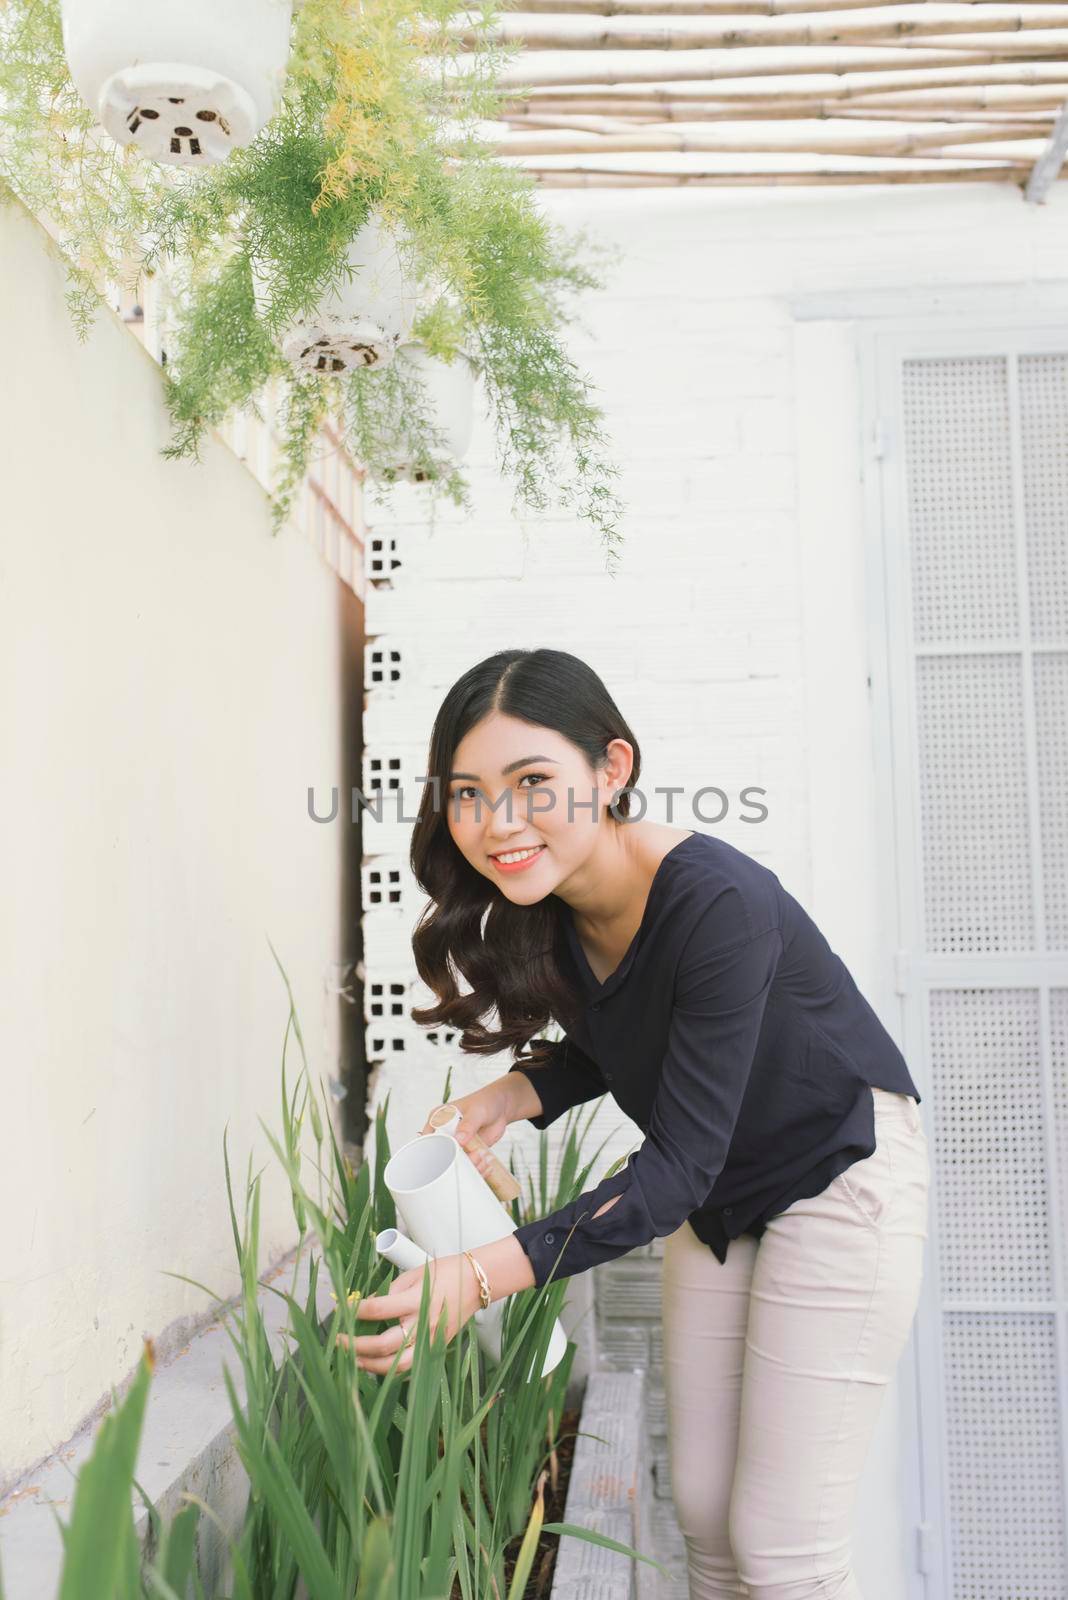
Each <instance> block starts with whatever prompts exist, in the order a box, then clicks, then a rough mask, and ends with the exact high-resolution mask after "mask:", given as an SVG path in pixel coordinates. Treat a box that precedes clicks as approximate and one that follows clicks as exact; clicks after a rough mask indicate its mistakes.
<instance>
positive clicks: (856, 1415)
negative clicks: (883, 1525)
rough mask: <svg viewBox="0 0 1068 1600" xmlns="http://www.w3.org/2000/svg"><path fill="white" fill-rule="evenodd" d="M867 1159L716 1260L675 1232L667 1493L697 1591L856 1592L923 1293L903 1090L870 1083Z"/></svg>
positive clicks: (921, 1203)
mask: <svg viewBox="0 0 1068 1600" xmlns="http://www.w3.org/2000/svg"><path fill="white" fill-rule="evenodd" d="M872 1095H873V1098H874V1101H875V1138H876V1149H875V1153H874V1155H871V1156H868V1157H866V1158H865V1159H864V1160H862V1161H857V1162H854V1164H853V1165H852V1166H851V1167H847V1169H846V1170H845V1172H843V1173H841V1174H840V1175H839V1176H838V1177H837V1178H835V1179H834V1180H833V1182H832V1183H831V1184H830V1185H829V1186H828V1187H827V1188H826V1189H825V1190H824V1191H823V1193H822V1194H818V1195H814V1196H813V1197H812V1198H811V1199H805V1200H796V1201H795V1202H794V1203H793V1205H791V1206H788V1207H787V1209H786V1210H785V1211H782V1212H780V1213H779V1215H778V1216H777V1217H773V1218H772V1220H771V1221H770V1222H769V1223H768V1225H767V1229H766V1231H765V1233H764V1234H763V1236H762V1237H761V1238H760V1239H759V1240H758V1239H754V1238H753V1237H752V1235H751V1234H742V1235H740V1237H739V1238H737V1239H732V1240H731V1243H730V1246H729V1248H728V1251H727V1260H726V1262H725V1263H723V1264H722V1265H721V1263H720V1262H719V1261H718V1260H717V1259H716V1257H715V1256H714V1255H713V1253H712V1251H711V1250H710V1249H709V1247H708V1245H706V1244H703V1243H702V1242H701V1241H700V1240H699V1239H698V1238H697V1236H696V1234H695V1233H694V1231H693V1229H692V1228H691V1227H690V1224H689V1223H688V1222H685V1223H683V1225H682V1227H681V1228H679V1229H678V1231H677V1232H676V1233H673V1234H671V1235H669V1236H668V1238H667V1239H666V1240H665V1242H664V1276H663V1334H664V1384H665V1390H666V1397H667V1415H668V1428H669V1456H670V1466H671V1480H672V1496H673V1499H674V1502H675V1511H676V1515H677V1518H678V1522H679V1526H680V1528H681V1530H682V1534H683V1538H684V1540H685V1543H686V1552H687V1563H688V1571H689V1585H690V1600H723V1597H724V1596H727V1595H730V1596H732V1597H736V1596H740V1595H747V1596H751V1597H752V1600H810V1597H815V1596H819V1597H820V1600H861V1593H860V1589H859V1588H858V1586H857V1580H856V1577H855V1575H854V1572H853V1566H852V1559H851V1551H850V1534H851V1524H852V1517H853V1510H854V1505H855V1501H856V1491H857V1484H858V1482H859V1479H860V1474H861V1469H862V1467H863V1465H864V1459H865V1456H866V1454H867V1450H868V1446H869V1443H870V1441H871V1437H872V1433H873V1431H874V1429H875V1423H876V1420H877V1418H878V1415H879V1408H880V1406H881V1404H882V1400H883V1396H884V1394H885V1393H886V1386H887V1383H888V1382H889V1380H890V1378H891V1377H892V1375H893V1372H894V1368H895V1366H896V1364H897V1360H898V1357H899V1356H900V1354H901V1351H902V1349H903V1347H904V1344H905V1341H906V1339H907V1337H908V1334H909V1329H910V1327H911V1324H912V1320H913V1317H914V1315H915V1311H916V1305H917V1302H918V1299H919V1292H920V1278H921V1274H922V1271H923V1251H924V1240H925V1239H926V1237H927V1200H928V1189H929V1184H930V1164H929V1160H928V1150H927V1137H926V1134H925V1133H924V1130H923V1125H922V1123H921V1121H920V1112H919V1108H918V1107H917V1105H916V1102H915V1100H914V1099H913V1098H912V1097H911V1096H910V1095H902V1094H891V1093H890V1092H889V1091H887V1090H885V1089H873V1090H872Z"/></svg>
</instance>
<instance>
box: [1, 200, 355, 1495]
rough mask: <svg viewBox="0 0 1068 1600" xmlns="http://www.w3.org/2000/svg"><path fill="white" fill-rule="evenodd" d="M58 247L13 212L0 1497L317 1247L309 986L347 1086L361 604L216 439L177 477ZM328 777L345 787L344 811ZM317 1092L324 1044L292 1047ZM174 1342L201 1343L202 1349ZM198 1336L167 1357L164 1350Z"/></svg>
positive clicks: (5, 540)
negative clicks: (157, 1358)
mask: <svg viewBox="0 0 1068 1600" xmlns="http://www.w3.org/2000/svg"><path fill="white" fill-rule="evenodd" d="M63 289H64V279H63V274H62V271H61V268H60V266H59V264H58V262H57V261H56V260H55V258H54V254H53V249H52V246H51V243H50V241H49V240H48V239H47V236H46V235H45V234H44V233H43V232H42V230H41V228H40V227H39V225H38V224H37V222H36V221H35V220H34V219H32V218H31V217H29V216H28V215H27V213H26V212H25V211H23V210H22V209H21V207H19V206H17V205H16V206H7V207H0V362H2V367H3V373H2V381H0V439H2V447H0V454H2V456H3V461H4V467H3V475H2V489H0V519H2V520H0V530H2V531H0V611H2V615H0V726H2V729H3V736H2V750H3V786H2V792H3V809H4V823H3V843H4V871H3V896H2V902H0V903H2V912H0V969H2V973H3V980H2V985H0V1006H2V1012H0V1027H2V1053H0V1075H2V1081H0V1125H2V1129H3V1152H2V1160H0V1489H2V1488H3V1487H5V1486H9V1485H10V1484H11V1482H12V1481H14V1480H15V1479H16V1478H17V1477H18V1476H19V1475H20V1474H21V1473H22V1472H24V1471H25V1470H26V1469H28V1468H29V1467H31V1466H32V1465H34V1464H35V1463H36V1462H37V1461H39V1460H40V1458H41V1457H43V1456H44V1455H46V1454H48V1453H49V1452H51V1451H52V1450H54V1449H55V1448H56V1447H57V1446H59V1445H60V1444H61V1443H62V1442H63V1441H64V1440H66V1439H67V1438H68V1437H69V1436H70V1435H71V1433H72V1432H73V1431H74V1430H75V1428H76V1426H77V1425H78V1424H79V1423H80V1422H81V1421H82V1420H83V1419H84V1418H85V1417H86V1416H87V1415H89V1414H90V1413H91V1412H92V1410H93V1408H94V1407H96V1406H97V1405H98V1404H99V1403H100V1402H101V1401H102V1400H106V1399H107V1396H108V1392H109V1386H111V1385H113V1384H114V1385H116V1386H120V1385H121V1384H122V1383H123V1381H124V1380H125V1379H126V1378H127V1376H128V1375H129V1373H130V1372H131V1370H132V1368H133V1367H134V1365H135V1363H136V1361H137V1360H138V1358H139V1356H140V1352H141V1340H142V1334H151V1335H153V1336H156V1337H159V1338H161V1340H162V1342H163V1348H164V1349H166V1347H167V1345H168V1344H173V1343H174V1340H175V1336H176V1334H178V1333H180V1332H185V1331H187V1329H186V1328H185V1326H184V1325H183V1323H182V1322H181V1320H180V1319H185V1318H194V1319H200V1318H203V1317H204V1315H205V1314H206V1313H207V1312H209V1311H210V1309H211V1301H210V1299H209V1297H208V1296H207V1295H206V1294H204V1293H203V1292H202V1291H201V1290H199V1289H197V1288H194V1287H192V1286H191V1285H189V1284H187V1283H184V1282H180V1281H178V1279H176V1278H174V1277H168V1276H166V1274H167V1273H168V1272H171V1273H180V1274H185V1275H187V1276H188V1277H190V1278H193V1279H196V1280H198V1281H200V1282H201V1283H204V1284H206V1285H208V1286H209V1287H210V1288H211V1289H213V1290H215V1291H216V1292H217V1293H220V1294H231V1293H233V1292H234V1291H235V1289H236V1287H237V1281H236V1260H235V1252H234V1246H233V1240H232V1237H231V1229H230V1221H229V1215H228V1210H227V1201H226V1191H225V1179H224V1172H223V1152H222V1139H223V1129H224V1125H225V1124H227V1123H229V1149H230V1157H231V1167H232V1172H233V1174H234V1182H235V1198H236V1201H237V1204H238V1207H239V1211H240V1207H241V1205H242V1197H243V1193H244V1186H245V1175H246V1170H247V1167H248V1160H249V1155H250V1153H251V1155H252V1158H253V1159H252V1167H253V1171H256V1170H258V1169H260V1168H261V1167H262V1168H265V1169H266V1171H265V1176H264V1182H263V1201H262V1234H261V1256H260V1260H261V1266H265V1265H266V1264H267V1263H268V1262H269V1261H270V1260H272V1259H274V1258H276V1257H277V1256H279V1255H280V1254H282V1253H283V1252H284V1251H285V1250H287V1249H289V1248H290V1247H291V1246H292V1245H293V1244H294V1243H295V1242H296V1228H295V1223H294V1219H293V1214H292V1210H291V1206H290V1201H289V1193H288V1187H287V1185H286V1183H285V1181H284V1178H283V1177H282V1174H281V1169H280V1168H279V1167H278V1164H277V1161H276V1159H275V1157H274V1155H273V1154H272V1152H271V1150H270V1146H269V1144H268V1141H267V1139H266V1137H265V1135H264V1133H263V1131H262V1129H261V1128H260V1127H259V1124H258V1120H257V1119H258V1118H259V1117H263V1118H264V1120H265V1121H266V1123H267V1125H268V1126H269V1127H270V1128H271V1129H272V1131H276V1132H277V1131H278V1130H279V1128H280V1118H279V1109H278V1108H279V1102H280V1059H281V1050H282V1043H283V1034H284V1029H285V1023H286V1017H287V1010H288V1003H287V999H286V994H285V988H284V984H283V981H282V978H281V975H280V973H279V972H278V969H277V967H276V965H275V962H274V959H273V957H272V955H271V951H270V948H269V946H268V942H267V941H268V939H270V940H271V942H272V943H273V944H274V946H275V948H276V949H277V951H278V954H279V957H280V959H281V961H282V963H283V965H284V966H285V968H286V970H287V972H288V975H289V977H290V980H291V982H292V984H293V987H294V992H295V997H296V1001H297V1005H298V1009H299V1014H300V1019H301V1023H302V1026H303V1031H304V1035H305V1040H306V1043H307V1046H308V1050H309V1055H310V1059H311V1066H312V1069H313V1072H314V1073H315V1074H316V1075H318V1073H320V1072H323V1071H326V1070H329V1069H330V1068H331V1066H332V1063H331V1061H330V1059H329V1057H330V1053H331V1048H332V1045H331V1040H332V1027H333V1020H334V1015H335V1012H334V1008H335V1007H336V1005H337V1001H336V999H335V998H334V997H332V996H331V995H330V994H329V993H328V992H327V987H326V986H327V982H328V979H329V976H330V972H331V966H332V963H333V962H334V961H336V960H337V959H338V948H339V938H340V935H341V927H340V924H341V912H340V894H341V885H340V877H341V871H340V865H341V860H342V849H343V843H344V834H343V828H342V826H341V824H335V825H333V826H329V827H327V826H320V825H317V824H315V823H313V822H311V821H310V820H309V818H308V815H307V802H306V795H307V788H308V786H309V785H310V784H316V785H319V786H326V787H325V793H326V794H327V796H328V795H329V786H330V785H331V784H332V783H336V782H338V781H339V773H340V772H341V763H342V745H343V743H344V737H345V736H344V733H343V716H342V712H343V704H342V700H343V696H342V686H341V683H340V681H339V680H340V677H341V664H342V662H343V659H344V648H345V647H344V643H343V638H342V636H343V633H344V631H345V620H344V619H346V618H347V619H348V624H349V628H350V643H351V620H352V614H353V613H352V608H353V606H354V605H356V604H357V602H356V600H355V597H354V595H353V594H352V592H351V591H350V590H345V591H344V595H342V594H341V593H340V591H341V590H342V589H343V588H344V586H343V585H342V584H341V583H340V582H339V579H338V578H337V576H336V575H335V574H334V573H333V572H332V571H331V570H330V568H329V567H328V566H327V565H326V563H325V562H324V561H323V559H322V558H321V557H320V556H319V554H318V553H317V552H316V551H315V550H314V549H313V548H312V547H311V545H310V544H309V543H308V542H307V541H306V540H305V539H304V538H303V536H302V535H301V534H299V533H298V532H296V531H295V530H293V529H292V528H290V529H287V530H286V531H285V532H284V533H283V534H282V535H281V536H279V537H277V538H275V537H273V536H272V534H271V532H270V526H269V519H268V514H267V507H266V500H265V497H264V494H263V491H262V490H261V488H260V487H259V485H258V484H257V483H256V482H255V481H254V479H253V478H252V477H251V476H250V474H249V472H248V471H247V469H246V468H245V467H244V466H243V465H242V464H241V463H240V462H239V461H238V460H236V458H235V457H233V456H232V455H231V454H229V453H228V451H227V450H226V449H225V447H224V446H223V445H222V444H221V443H220V442H218V441H216V440H211V441H209V443H208V445H207V448H206V451H205V459H204V461H203V463H202V464H199V465H198V464H192V463H184V462H183V463H175V462H170V461H166V460H164V459H163V458H162V457H161V455H160V453H159V451H160V448H161V446H163V445H164V444H165V443H166V442H167V439H168V437H169V427H168V420H167V415H166V410H165V407H164V404H163V400H162V392H161V383H160V373H159V370H158V368H157V367H156V365H155V363H154V362H153V361H152V359H151V358H150V357H149V356H148V355H147V354H146V352H145V351H144V350H143V349H142V348H141V347H140V345H139V344H138V342H137V341H136V340H135V339H134V338H133V337H132V336H131V335H130V333H129V331H128V330H127V329H126V328H125V327H124V326H123V325H122V323H121V322H120V321H119V320H118V319H117V318H116V317H114V316H112V315H111V314H110V313H107V312H104V313H102V315H101V316H100V318H99V320H98V322H97V324H96V326H95V327H94V329H93V331H92V334H91V336H90V338H89V339H88V341H87V342H86V343H79V342H78V340H77V338H76V335H75V334H74V332H73V330H72V326H71V323H70V320H69V317H68V315H67V311H66V307H65V304H64V300H63ZM323 792H324V790H323V789H322V788H320V789H319V790H318V793H319V794H320V795H322V793H323ZM288 1063H289V1065H290V1067H291V1069H292V1070H291V1072H290V1073H289V1077H290V1086H291V1087H292V1083H293V1079H294V1077H295V1075H296V1072H297V1070H298V1068H299V1052H298V1051H297V1048H296V1045H295V1043H294V1044H291V1046H290V1051H289V1055H288ZM176 1324H177V1326H176ZM168 1329H169V1330H170V1334H169V1335H168V1333H167V1330H168Z"/></svg>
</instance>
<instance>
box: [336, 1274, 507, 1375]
mask: <svg viewBox="0 0 1068 1600" xmlns="http://www.w3.org/2000/svg"><path fill="white" fill-rule="evenodd" d="M429 1267H430V1275H431V1281H430V1313H429V1317H430V1333H431V1336H433V1333H434V1330H435V1328H436V1327H437V1325H438V1322H439V1320H440V1319H441V1318H442V1317H444V1318H445V1319H446V1320H445V1340H446V1343H448V1341H449V1340H450V1339H453V1338H454V1337H455V1336H456V1334H457V1333H459V1331H460V1329H461V1328H462V1327H463V1325H464V1323H465V1322H466V1321H467V1320H468V1318H469V1317H471V1316H473V1315H474V1313H475V1312H476V1311H477V1310H478V1309H479V1305H480V1301H479V1293H478V1279H477V1278H476V1277H475V1271H474V1268H473V1267H472V1265H471V1263H470V1261H468V1259H467V1257H466V1256H465V1255H455V1256H439V1257H438V1258H437V1260H436V1261H431V1262H430V1263H429ZM425 1271H426V1268H425V1267H421V1266H420V1267H409V1268H408V1269H407V1271H405V1272H400V1273H398V1274H397V1276H396V1278H394V1280H393V1282H392V1284H391V1285H390V1289H389V1293H388V1294H367V1295H364V1296H362V1298H361V1299H360V1300H358V1301H357V1303H356V1306H355V1312H356V1315H357V1316H358V1317H366V1318H367V1319H368V1320H369V1321H372V1322H384V1321H385V1320H386V1318H387V1317H397V1318H399V1322H398V1323H397V1324H396V1325H395V1326H394V1327H392V1328H387V1329H386V1331H385V1332H384V1333H370V1334H365V1335H361V1336H359V1337H357V1338H355V1339H351V1340H350V1339H349V1337H348V1335H347V1334H344V1333H339V1334H338V1336H337V1342H338V1344H342V1345H344V1346H345V1348H346V1349H354V1350H355V1353H356V1365H357V1366H358V1367H362V1368H363V1370H364V1371H365V1372H382V1373H385V1372H388V1371H389V1370H390V1367H391V1366H392V1365H393V1360H394V1357H395V1356H396V1354H397V1351H398V1350H400V1349H401V1348H402V1346H405V1345H407V1346H408V1348H407V1349H405V1350H404V1352H403V1354H402V1355H401V1358H400V1360H399V1361H398V1362H397V1370H398V1371H400V1372H407V1371H408V1370H409V1369H410V1368H411V1365H412V1361H413V1353H412V1350H411V1347H410V1341H411V1340H412V1339H414V1338H415V1329H416V1325H417V1323H418V1321H419V1301H420V1298H421V1296H422V1292H423V1274H424V1272H425Z"/></svg>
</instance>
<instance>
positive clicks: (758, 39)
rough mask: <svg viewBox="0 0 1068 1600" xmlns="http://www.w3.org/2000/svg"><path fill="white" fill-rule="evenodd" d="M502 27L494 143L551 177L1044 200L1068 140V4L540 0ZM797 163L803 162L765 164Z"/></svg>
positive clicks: (561, 182) (1019, 0) (572, 183)
mask: <svg viewBox="0 0 1068 1600" xmlns="http://www.w3.org/2000/svg"><path fill="white" fill-rule="evenodd" d="M496 37H497V38H498V40H499V41H500V43H501V45H502V46H503V47H504V48H506V49H508V50H509V51H511V52H512V58H511V60H510V62H509V63H508V64H507V65H506V66H505V68H504V71H503V74H502V79H503V81H502V91H503V92H502V95H501V99H500V102H499V111H498V114H497V115H498V120H497V121H496V122H494V123H492V124H491V125H490V127H491V128H492V130H493V131H492V133H491V134H490V135H489V138H490V141H491V143H492V144H493V146H494V148H495V149H496V150H497V152H498V154H499V155H500V156H502V157H503V158H505V159H508V160H513V161H517V162H520V163H522V164H523V165H524V166H526V168H527V169H528V170H529V171H531V172H532V173H534V174H535V176H536V177H537V180H538V181H539V182H540V183H543V184H545V185H547V186H550V187H565V186H566V187H579V186H587V185H591V184H603V185H605V186H611V187H618V186H621V185H624V184H631V185H639V184H649V185H653V184H655V185H657V186H660V187H663V186H666V185H669V184H683V185H690V186H705V187H711V186H715V185H722V186H727V187H740V186H743V185H746V184H752V185H754V186H765V187H766V186H788V185H796V184H804V183H821V184H822V183H826V184H832V185H842V184H848V183H858V184H872V183H907V182H913V183H970V182H1010V183H1014V184H1017V185H1019V186H1020V187H1021V188H1022V189H1023V190H1024V193H1025V198H1027V199H1028V200H1041V199H1042V198H1043V197H1044V194H1045V192H1046V190H1047V189H1048V187H1049V185H1050V183H1052V182H1053V181H1054V180H1055V179H1057V178H1058V177H1060V176H1061V168H1062V163H1063V159H1064V151H1065V147H1066V146H1068V0H1062V3H1055V0H1054V3H1051V0H1011V3H1006V0H881V3H878V4H868V5H865V4H863V3H862V0H828V3H827V4H824V5H817V4H814V3H813V0H526V3H525V4H522V3H521V4H519V5H517V6H515V7H514V8H513V9H510V10H507V11H505V12H504V13H503V14H502V16H501V21H500V24H499V26H498V28H497V30H496ZM712 124H719V125H720V126H719V127H718V128H713V127H712V126H711V125H712ZM817 124H818V126H817ZM683 125H684V126H683ZM1010 143H1011V144H1013V145H1015V146H1016V147H1017V149H1016V150H1014V151H1012V152H1010V151H1009V150H1007V149H1006V148H1005V147H1006V146H1008V145H1009V144H1010ZM695 155H698V156H703V157H705V158H706V159H705V160H704V161H702V162H700V166H701V170H700V171H698V170H696V168H695V165H694V161H693V157H694V156H695ZM613 156H616V157H620V156H622V157H624V158H626V157H642V158H645V159H644V160H642V161H640V162H639V163H637V164H636V163H635V162H633V161H632V160H623V161H618V160H612V159H611V158H612V157H613ZM777 156H779V157H781V156H786V157H788V158H791V159H794V158H796V160H797V162H798V165H797V166H791V167H788V168H779V167H776V168H775V169H771V168H770V167H767V166H765V167H764V168H763V169H761V166H760V162H761V161H762V160H766V158H769V157H770V158H771V159H772V160H774V158H775V157H777ZM605 157H608V158H609V159H608V161H607V163H606V162H605V161H604V159H603V158H605ZM739 160H741V161H742V163H743V167H744V170H739V169H738V162H739Z"/></svg>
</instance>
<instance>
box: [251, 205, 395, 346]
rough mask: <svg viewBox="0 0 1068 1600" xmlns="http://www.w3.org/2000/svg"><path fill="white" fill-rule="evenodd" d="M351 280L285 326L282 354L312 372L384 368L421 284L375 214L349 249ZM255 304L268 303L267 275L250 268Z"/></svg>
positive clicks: (263, 308)
mask: <svg viewBox="0 0 1068 1600" xmlns="http://www.w3.org/2000/svg"><path fill="white" fill-rule="evenodd" d="M346 259H347V262H348V265H349V267H350V268H351V269H352V276H351V278H347V279H342V281H341V284H340V286H339V287H338V288H337V289H335V290H332V291H331V292H330V293H328V294H326V295H324V296H323V298H322V300H320V302H319V304H318V305H317V306H316V307H315V310H314V311H312V312H309V313H308V314H307V315H305V316H302V317H298V318H295V319H294V320H293V321H292V322H290V323H289V324H288V325H287V326H286V327H285V328H283V330H282V332H281V335H280V339H279V342H280V344H281V347H282V354H283V355H284V356H285V357H286V359H287V360H288V361H291V362H292V363H293V365H294V366H295V367H300V368H304V369H306V370H308V371H310V372H351V371H353V370H354V369H355V368H357V367H386V366H388V365H389V363H390V362H391V361H392V360H393V357H394V356H395V354H396V352H397V348H398V346H399V345H400V344H402V343H403V341H404V340H405V339H407V338H408V337H409V335H410V334H411V331H412V324H413V322H414V321H415V316H416V312H417V311H418V308H419V285H418V282H417V280H416V278H415V277H414V275H413V274H412V273H411V272H410V271H409V270H408V268H407V267H406V266H405V263H404V260H403V258H402V253H401V245H400V243H399V241H398V239H397V237H396V235H395V234H393V233H392V232H391V231H390V230H389V229H388V228H387V227H386V226H385V225H384V223H383V222H382V220H381V218H380V217H379V216H378V215H377V214H376V213H372V215H371V216H370V217H369V218H368V220H367V221H366V222H365V223H364V225H363V227H362V228H361V229H360V231H359V233H358V234H357V235H356V237H355V239H353V241H352V243H351V245H350V246H349V250H348V255H347V258H346ZM252 283H253V289H254V290H255V294H256V305H257V309H258V310H259V313H260V315H261V316H262V315H263V314H264V312H265V311H266V309H267V306H268V304H269V291H268V284H267V279H266V276H265V275H264V274H263V272H262V270H257V267H256V265H255V263H253V269H252Z"/></svg>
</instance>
